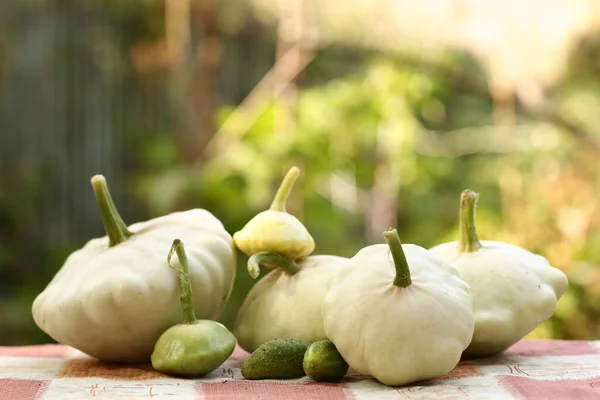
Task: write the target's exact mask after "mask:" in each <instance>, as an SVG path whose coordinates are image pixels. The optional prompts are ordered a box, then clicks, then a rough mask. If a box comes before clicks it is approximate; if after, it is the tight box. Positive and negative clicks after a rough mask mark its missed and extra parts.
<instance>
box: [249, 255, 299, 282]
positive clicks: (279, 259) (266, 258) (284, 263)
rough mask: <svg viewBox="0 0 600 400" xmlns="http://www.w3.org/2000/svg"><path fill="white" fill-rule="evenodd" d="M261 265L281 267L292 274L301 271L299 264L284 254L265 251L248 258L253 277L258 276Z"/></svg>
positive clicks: (271, 267)
mask: <svg viewBox="0 0 600 400" xmlns="http://www.w3.org/2000/svg"><path fill="white" fill-rule="evenodd" d="M261 265H262V266H265V267H266V268H269V269H274V268H281V269H282V270H283V271H284V272H285V273H286V274H288V275H290V276H291V275H294V274H296V273H297V272H298V271H300V267H299V266H298V264H296V262H295V261H294V260H292V259H291V258H289V257H287V256H284V255H283V254H279V253H270V252H268V251H263V252H260V253H256V254H253V255H252V257H250V258H249V259H248V273H249V274H250V276H251V277H252V279H256V278H258V275H259V274H260V266H261Z"/></svg>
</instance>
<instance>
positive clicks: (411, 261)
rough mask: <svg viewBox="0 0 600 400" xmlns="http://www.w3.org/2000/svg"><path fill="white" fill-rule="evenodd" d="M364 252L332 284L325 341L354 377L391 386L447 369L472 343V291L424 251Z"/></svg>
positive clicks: (390, 237) (394, 238)
mask: <svg viewBox="0 0 600 400" xmlns="http://www.w3.org/2000/svg"><path fill="white" fill-rule="evenodd" d="M384 237H385V240H386V241H387V245H385V244H378V245H372V246H368V247H365V248H364V249H362V250H360V251H359V252H358V253H357V254H356V255H355V256H354V257H352V258H351V259H350V260H349V261H348V263H347V264H346V266H345V267H344V268H343V269H342V270H341V271H340V273H339V275H338V276H337V278H336V280H335V281H334V282H333V283H332V285H331V288H330V290H329V293H328V294H327V296H326V297H325V303H324V307H323V310H324V326H325V334H326V335H327V337H328V338H329V340H331V341H332V342H333V344H334V345H335V347H336V348H337V350H338V351H339V352H340V354H341V355H342V357H343V358H344V360H346V362H347V363H348V364H349V365H350V367H352V368H353V369H354V370H356V371H358V372H360V373H362V374H365V375H369V376H372V377H374V378H375V379H377V380H378V381H380V382H381V383H383V384H385V385H389V386H399V385H407V384H410V383H413V382H416V381H420V380H423V379H428V378H434V377H437V376H440V375H443V374H445V373H447V372H449V371H450V370H452V369H453V368H454V367H455V366H456V365H457V364H458V362H459V360H460V357H461V354H462V352H463V350H464V349H465V348H467V346H468V345H469V343H470V342H471V337H472V336H473V326H474V322H473V309H472V307H473V302H472V296H471V290H470V288H469V285H468V284H467V283H465V282H464V281H462V280H461V279H460V278H459V276H458V273H457V272H456V269H455V268H454V267H453V266H452V265H451V264H450V263H448V262H446V261H444V260H442V259H441V258H439V257H437V256H435V255H434V254H432V253H431V252H429V251H427V250H426V249H424V248H422V247H419V246H416V245H412V244H405V245H402V244H401V243H400V238H399V237H398V234H397V232H396V230H395V229H394V230H391V231H388V232H385V233H384Z"/></svg>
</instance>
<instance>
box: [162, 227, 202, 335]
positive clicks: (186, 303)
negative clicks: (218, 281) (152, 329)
mask: <svg viewBox="0 0 600 400" xmlns="http://www.w3.org/2000/svg"><path fill="white" fill-rule="evenodd" d="M174 253H176V254H177V258H178V259H179V267H174V266H173V265H172V264H171V257H173V254H174ZM167 263H168V264H169V267H171V268H172V269H174V270H175V271H177V273H178V274H179V282H180V285H181V297H180V299H181V309H182V310H183V322H184V323H186V324H191V323H193V322H195V321H196V314H195V313H194V304H193V303H192V278H191V276H190V268H189V265H188V259H187V254H186V253H185V247H184V246H183V242H182V241H181V240H179V239H175V240H174V241H173V245H172V246H171V250H170V251H169V255H168V256H167Z"/></svg>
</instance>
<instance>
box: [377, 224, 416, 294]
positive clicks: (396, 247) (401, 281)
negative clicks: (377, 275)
mask: <svg viewBox="0 0 600 400" xmlns="http://www.w3.org/2000/svg"><path fill="white" fill-rule="evenodd" d="M383 237H384V238H385V241H386V242H387V244H388V246H389V247H390V253H392V258H393V259H394V267H395V268H396V276H395V277H394V285H396V286H398V287H403V288H405V287H408V286H409V285H410V284H411V283H412V280H411V279H410V269H409V268H408V262H407V261H406V256H405V255H404V250H403V249H402V242H400V237H399V236H398V231H396V230H395V229H392V230H389V231H386V232H383Z"/></svg>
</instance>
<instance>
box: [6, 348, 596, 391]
mask: <svg viewBox="0 0 600 400" xmlns="http://www.w3.org/2000/svg"><path fill="white" fill-rule="evenodd" d="M246 356H247V353H245V352H244V351H242V350H240V349H236V351H235V352H234V353H233V355H232V356H231V358H230V359H229V360H228V361H227V362H226V363H225V364H224V365H223V366H222V367H221V368H219V369H218V370H217V371H214V372H213V373H211V374H210V375H208V376H207V377H205V378H202V379H175V378H171V377H168V376H165V375H163V374H160V373H158V372H156V371H153V370H152V367H151V366H150V365H137V366H124V365H109V364H104V363H101V362H99V361H97V360H95V359H92V358H90V357H88V356H86V355H84V354H82V353H80V352H79V351H77V350H74V349H72V348H70V347H67V346H62V345H42V346H25V347H0V399H1V400H17V399H18V400H28V399H49V400H50V399H52V400H54V399H56V400H70V399H88V398H90V399H91V398H101V399H114V400H121V399H140V398H147V399H153V400H158V399H210V400H217V399H219V400H220V399H227V400H234V399H244V400H246V399H286V400H287V399H289V400H295V399H299V400H307V399H324V400H325V399H327V400H338V399H339V400H346V399H357V400H360V399H432V398H435V399H439V400H441V399H463V398H464V399H486V400H487V399H544V400H553V399H560V400H568V399H600V341H562V340H522V341H521V342H519V343H517V344H516V345H514V346H513V347H511V348H510V349H509V350H507V351H506V352H505V353H504V354H503V355H501V356H497V357H491V358H485V359H479V360H475V361H462V362H461V363H460V364H459V365H458V366H457V367H456V368H455V369H454V370H452V371H451V372H450V373H448V374H447V375H445V376H442V377H439V378H437V379H432V380H428V381H423V382H419V383H418V384H415V385H411V386H407V387H401V388H392V387H386V386H383V385H381V384H379V383H377V382H376V381H374V380H373V379H370V378H368V377H364V376H360V375H357V374H355V373H352V372H350V373H349V374H348V376H347V377H346V379H345V380H344V381H343V382H341V383H318V382H314V381H312V380H311V379H309V378H307V377H304V378H301V379H292V380H279V381H247V380H244V379H243V378H242V376H241V373H240V366H241V363H242V361H243V360H244V358H245V357H246Z"/></svg>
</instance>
